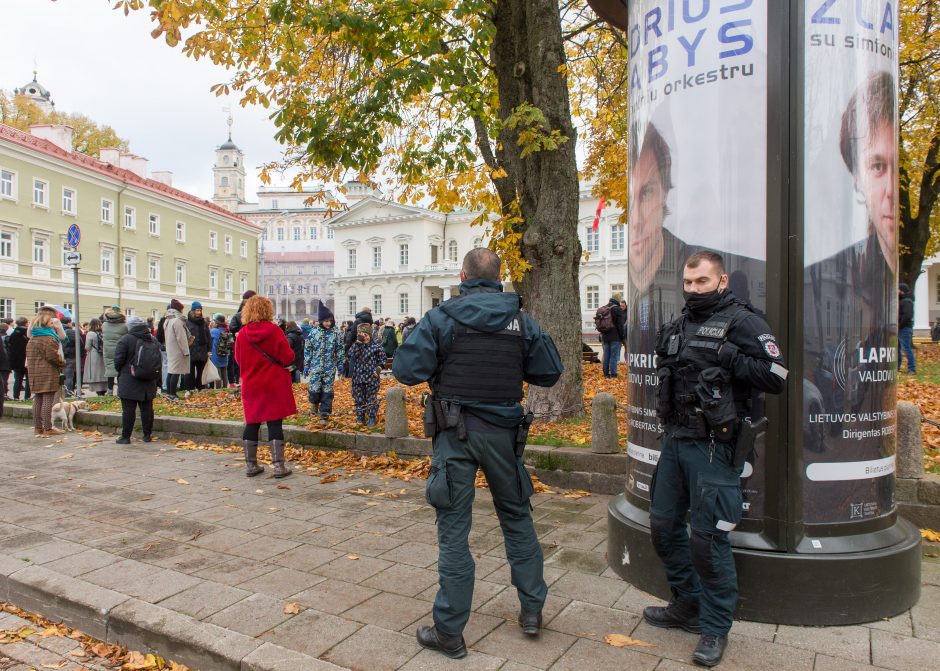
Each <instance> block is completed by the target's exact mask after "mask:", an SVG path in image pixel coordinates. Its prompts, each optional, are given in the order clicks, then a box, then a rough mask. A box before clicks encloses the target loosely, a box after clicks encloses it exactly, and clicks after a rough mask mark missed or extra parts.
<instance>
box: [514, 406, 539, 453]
mask: <svg viewBox="0 0 940 671" xmlns="http://www.w3.org/2000/svg"><path fill="white" fill-rule="evenodd" d="M534 421H535V415H534V414H533V413H531V412H527V413H526V414H525V417H523V418H522V423H520V424H519V427H518V428H517V429H516V444H515V452H516V459H522V455H523V453H524V452H525V444H526V441H528V440H529V427H531V426H532V422H534Z"/></svg>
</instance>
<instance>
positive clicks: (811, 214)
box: [802, 0, 898, 524]
mask: <svg viewBox="0 0 940 671" xmlns="http://www.w3.org/2000/svg"><path fill="white" fill-rule="evenodd" d="M893 7H894V8H893ZM896 7H897V4H896V3H891V2H885V1H884V0H856V1H855V2H839V3H832V2H819V3H811V4H810V5H807V13H806V16H805V25H806V32H805V36H804V49H805V73H806V74H805V78H806V88H805V106H804V133H805V154H804V163H803V171H804V180H805V187H804V189H805V200H804V206H805V207H804V221H805V233H804V235H805V247H804V266H805V268H804V278H803V287H804V289H803V293H804V310H803V331H804V349H803V352H804V354H803V362H804V370H803V459H804V465H805V470H804V473H803V479H804V481H803V506H802V507H803V518H804V521H805V522H806V523H808V524H834V523H841V522H852V521H864V520H873V519H878V518H887V517H888V516H890V515H891V513H893V512H894V508H895V505H894V477H893V473H894V452H895V425H896V417H895V403H896V399H895V383H896V377H897V374H898V371H897V368H898V360H897V335H898V286H897V260H898V246H897V197H896V195H897V194H896V191H897V167H898V165H897V153H898V135H897V124H898V121H897V94H896V91H897V80H898V37H897V28H898V18H897V13H896ZM887 521H888V520H887V519H886V523H887Z"/></svg>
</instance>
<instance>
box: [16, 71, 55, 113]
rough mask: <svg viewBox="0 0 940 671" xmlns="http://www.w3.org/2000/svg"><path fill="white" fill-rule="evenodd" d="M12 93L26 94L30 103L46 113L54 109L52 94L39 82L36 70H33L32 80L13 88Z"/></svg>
mask: <svg viewBox="0 0 940 671" xmlns="http://www.w3.org/2000/svg"><path fill="white" fill-rule="evenodd" d="M13 93H15V94H16V95H24V96H26V97H27V98H29V101H30V102H31V103H33V104H34V105H36V106H37V107H38V108H39V109H41V110H42V111H43V112H45V113H46V114H52V113H53V112H54V111H55V103H54V102H53V101H52V94H51V93H49V89H47V88H46V87H45V86H43V85H42V84H40V83H39V80H38V79H37V73H36V70H33V81H31V82H29V83H28V84H24V85H23V86H21V87H20V88H18V89H14V91H13Z"/></svg>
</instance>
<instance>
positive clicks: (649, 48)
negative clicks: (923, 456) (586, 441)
mask: <svg viewBox="0 0 940 671" xmlns="http://www.w3.org/2000/svg"><path fill="white" fill-rule="evenodd" d="M628 13H629V27H628V30H627V34H628V39H629V44H630V114H631V122H632V126H631V133H630V139H629V144H630V211H629V216H628V227H627V235H628V240H627V242H628V244H627V255H628V282H627V286H628V289H627V317H628V323H627V362H628V369H629V380H628V389H629V398H630V404H629V409H628V413H627V421H628V428H627V451H628V456H629V465H628V470H627V484H626V494H627V497H628V498H630V499H631V500H632V501H633V503H634V504H636V505H639V506H641V507H643V508H646V507H647V506H648V503H649V498H650V491H649V489H650V481H651V478H652V474H653V470H654V469H655V467H656V463H657V461H658V459H659V445H660V443H659V439H660V435H661V434H662V431H663V427H662V426H661V424H660V420H659V418H658V417H657V416H656V412H655V408H656V403H655V395H656V389H657V383H658V380H657V377H656V357H655V353H654V347H655V337H656V332H657V330H658V329H659V327H660V326H661V325H662V324H663V323H664V322H667V321H670V320H672V319H675V318H677V317H678V316H679V315H680V313H681V311H682V307H683V304H684V300H683V297H682V267H683V265H684V262H685V259H686V258H688V256H689V255H690V254H692V253H693V252H695V251H698V250H701V249H711V250H714V251H717V252H719V253H720V254H722V256H723V257H724V259H725V268H726V271H727V273H728V275H729V280H730V281H729V286H730V288H731V289H732V291H734V293H735V294H736V295H737V296H738V297H739V298H741V299H742V300H745V301H748V302H750V303H751V304H752V305H753V306H754V307H755V309H756V310H757V311H763V310H764V307H765V304H764V303H765V294H766V286H765V259H766V221H765V216H766V215H765V213H766V201H767V199H766V177H765V175H766V160H767V150H766V147H767V139H766V138H767V122H766V120H767V108H766V98H767V47H766V44H767V2H766V0H763V1H761V0H755V1H754V2H740V3H724V4H722V3H715V2H712V3H708V2H702V3H683V2H670V1H667V0H637V1H635V2H630V3H629V4H628ZM760 463H762V462H760ZM761 468H762V467H761V466H758V470H757V472H755V470H754V468H753V466H752V465H748V466H747V467H746V471H745V479H744V480H743V481H742V486H743V489H744V493H745V498H746V504H747V505H746V510H745V515H746V516H747V515H750V516H754V517H759V516H760V515H761V507H762V496H763V487H762V485H761V483H762V478H763V472H762V470H761Z"/></svg>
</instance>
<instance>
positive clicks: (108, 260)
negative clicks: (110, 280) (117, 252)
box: [101, 247, 114, 275]
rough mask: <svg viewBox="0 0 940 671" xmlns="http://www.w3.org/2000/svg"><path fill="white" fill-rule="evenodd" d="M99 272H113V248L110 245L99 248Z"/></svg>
mask: <svg viewBox="0 0 940 671" xmlns="http://www.w3.org/2000/svg"><path fill="white" fill-rule="evenodd" d="M101 274H102V275H113V274H114V249H112V248H111V247H102V248H101Z"/></svg>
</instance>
